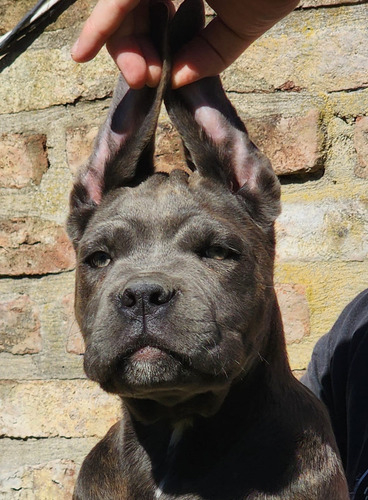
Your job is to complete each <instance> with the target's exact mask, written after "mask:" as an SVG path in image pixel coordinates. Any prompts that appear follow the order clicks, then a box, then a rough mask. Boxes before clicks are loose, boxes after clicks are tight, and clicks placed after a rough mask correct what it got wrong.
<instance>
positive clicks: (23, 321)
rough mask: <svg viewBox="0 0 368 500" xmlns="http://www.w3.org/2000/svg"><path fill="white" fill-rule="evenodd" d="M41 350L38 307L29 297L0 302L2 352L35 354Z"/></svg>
mask: <svg viewBox="0 0 368 500" xmlns="http://www.w3.org/2000/svg"><path fill="white" fill-rule="evenodd" d="M40 350H41V334H40V318H39V313H38V308H37V305H36V304H35V303H34V302H32V300H31V299H30V298H29V297H28V295H19V296H17V297H16V298H13V299H11V300H6V301H1V302H0V351H5V352H10V353H11V354H35V353H37V352H40Z"/></svg>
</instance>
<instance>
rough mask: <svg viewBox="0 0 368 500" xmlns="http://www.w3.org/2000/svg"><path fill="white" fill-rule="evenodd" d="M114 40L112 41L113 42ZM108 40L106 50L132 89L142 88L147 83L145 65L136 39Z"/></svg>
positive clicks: (129, 37)
mask: <svg viewBox="0 0 368 500" xmlns="http://www.w3.org/2000/svg"><path fill="white" fill-rule="evenodd" d="M115 40H116V39H114V41H115ZM114 41H112V40H109V41H108V42H107V44H106V48H107V50H108V51H109V54H110V55H111V57H112V58H113V59H114V61H115V63H116V65H117V66H118V68H119V69H120V71H121V72H122V74H123V75H124V78H125V80H126V82H127V84H128V85H129V86H130V87H131V88H133V89H140V88H142V87H143V86H144V85H145V83H146V81H147V63H146V60H145V58H144V55H143V53H142V50H141V47H140V44H139V42H138V39H137V37H133V36H127V37H124V38H120V39H119V40H118V42H116V43H114Z"/></svg>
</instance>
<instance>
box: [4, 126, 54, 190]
mask: <svg viewBox="0 0 368 500" xmlns="http://www.w3.org/2000/svg"><path fill="white" fill-rule="evenodd" d="M47 168H48V159H47V151H46V136H45V135H42V134H34V135H23V134H3V135H1V136H0V187H7V188H18V189H19V188H23V187H25V186H28V185H29V184H31V183H34V184H39V183H40V182H41V178H42V176H43V174H44V173H45V172H46V170H47Z"/></svg>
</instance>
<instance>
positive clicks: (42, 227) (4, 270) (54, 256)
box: [0, 217, 75, 276]
mask: <svg viewBox="0 0 368 500" xmlns="http://www.w3.org/2000/svg"><path fill="white" fill-rule="evenodd" d="M74 264H75V259H74V251H73V248H72V246H71V244H70V242H69V240H68V237H67V235H66V233H65V230H64V228H63V227H62V226H60V225H58V224H56V223H55V222H51V221H47V220H42V219H38V218H35V217H19V218H13V219H7V220H1V221H0V275H3V276H4V275H5V276H7V275H8V276H27V275H42V274H47V273H56V272H60V271H65V270H69V269H72V268H73V267H74Z"/></svg>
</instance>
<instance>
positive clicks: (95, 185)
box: [83, 169, 103, 205]
mask: <svg viewBox="0 0 368 500" xmlns="http://www.w3.org/2000/svg"><path fill="white" fill-rule="evenodd" d="M83 184H84V186H85V188H86V189H87V191H88V195H89V197H90V199H91V200H92V201H93V202H94V203H96V205H99V204H100V203H101V199H102V187H103V186H102V176H101V173H100V172H98V171H96V170H92V169H91V170H88V172H87V173H86V176H85V178H84V180H83Z"/></svg>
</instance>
